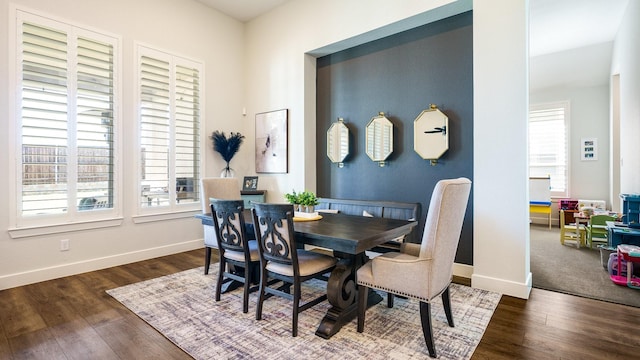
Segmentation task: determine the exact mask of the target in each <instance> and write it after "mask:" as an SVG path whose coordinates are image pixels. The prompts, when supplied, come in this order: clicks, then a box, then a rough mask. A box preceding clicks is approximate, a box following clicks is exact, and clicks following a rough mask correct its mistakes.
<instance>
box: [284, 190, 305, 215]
mask: <svg viewBox="0 0 640 360" xmlns="http://www.w3.org/2000/svg"><path fill="white" fill-rule="evenodd" d="M284 198H285V199H287V202H289V204H292V205H293V209H294V210H295V211H301V209H300V194H298V193H296V191H295V190H293V191H292V192H291V193H287V194H284Z"/></svg>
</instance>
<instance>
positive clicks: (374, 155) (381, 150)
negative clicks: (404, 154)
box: [366, 112, 393, 166]
mask: <svg viewBox="0 0 640 360" xmlns="http://www.w3.org/2000/svg"><path fill="white" fill-rule="evenodd" d="M366 147H367V149H366V150H367V155H368V156H369V158H371V160H373V161H376V162H378V165H380V166H384V165H385V161H386V160H387V158H388V157H389V155H391V153H392V152H393V123H392V122H391V121H390V120H389V119H387V118H386V117H385V116H384V113H383V112H381V113H378V116H374V117H373V118H371V121H369V123H368V124H367V128H366Z"/></svg>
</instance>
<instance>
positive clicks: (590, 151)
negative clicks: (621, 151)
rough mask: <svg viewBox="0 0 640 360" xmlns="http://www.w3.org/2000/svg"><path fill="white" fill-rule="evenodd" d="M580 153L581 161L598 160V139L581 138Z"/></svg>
mask: <svg viewBox="0 0 640 360" xmlns="http://www.w3.org/2000/svg"><path fill="white" fill-rule="evenodd" d="M580 153H581V155H582V156H581V159H582V160H583V161H590V160H598V139H597V138H582V139H581V140H580Z"/></svg>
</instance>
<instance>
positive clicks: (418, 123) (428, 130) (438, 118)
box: [413, 104, 449, 165]
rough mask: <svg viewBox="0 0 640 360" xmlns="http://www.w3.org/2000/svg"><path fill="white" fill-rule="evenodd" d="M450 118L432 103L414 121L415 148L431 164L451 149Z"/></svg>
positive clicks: (435, 162)
mask: <svg viewBox="0 0 640 360" xmlns="http://www.w3.org/2000/svg"><path fill="white" fill-rule="evenodd" d="M448 126H449V118H448V117H447V115H445V114H444V113H442V111H440V110H438V108H437V106H435V105H433V104H431V106H430V108H429V109H428V110H424V111H422V112H421V113H420V115H418V117H417V118H416V119H415V120H414V121H413V149H414V150H415V152H416V153H418V155H420V157H422V158H423V159H425V160H431V165H435V164H437V163H438V159H439V158H440V157H441V156H442V154H444V153H445V152H446V151H447V150H449V133H448Z"/></svg>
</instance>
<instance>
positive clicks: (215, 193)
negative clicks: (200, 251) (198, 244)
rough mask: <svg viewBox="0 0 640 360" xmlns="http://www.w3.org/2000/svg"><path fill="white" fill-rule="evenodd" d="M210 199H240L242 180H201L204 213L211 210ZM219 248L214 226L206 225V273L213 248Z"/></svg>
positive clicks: (201, 201)
mask: <svg viewBox="0 0 640 360" xmlns="http://www.w3.org/2000/svg"><path fill="white" fill-rule="evenodd" d="M210 199H221V200H240V182H239V180H238V179H236V178H203V179H201V180H200V203H201V204H202V213H203V214H207V213H209V212H211V203H210V201H209V200H210ZM217 248H218V240H217V237H216V232H215V229H214V228H213V226H208V225H205V226H204V249H205V254H204V273H205V275H206V274H208V273H209V266H210V265H211V249H217Z"/></svg>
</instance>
